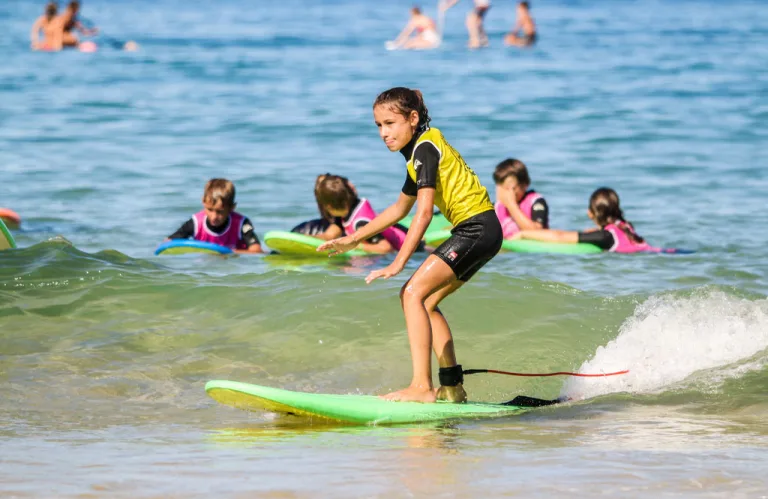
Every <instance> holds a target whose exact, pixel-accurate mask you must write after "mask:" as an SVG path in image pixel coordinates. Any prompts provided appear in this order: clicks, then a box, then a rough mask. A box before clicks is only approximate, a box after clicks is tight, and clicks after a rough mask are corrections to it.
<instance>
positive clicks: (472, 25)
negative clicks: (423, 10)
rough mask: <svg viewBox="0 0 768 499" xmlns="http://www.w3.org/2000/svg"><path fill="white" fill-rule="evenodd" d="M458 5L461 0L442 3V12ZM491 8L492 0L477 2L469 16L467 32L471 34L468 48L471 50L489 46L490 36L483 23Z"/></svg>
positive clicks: (479, 0) (446, 0)
mask: <svg viewBox="0 0 768 499" xmlns="http://www.w3.org/2000/svg"><path fill="white" fill-rule="evenodd" d="M457 3H459V0H445V1H444V2H442V5H441V6H440V10H441V11H442V12H445V11H447V10H448V9H450V8H451V7H453V6H454V5H456V4H457ZM490 8H491V0H475V8H474V9H472V11H470V13H469V14H467V22H466V25H467V31H468V32H469V43H468V46H469V48H471V49H476V48H480V47H487V46H488V34H487V33H486V32H485V26H484V24H483V22H484V20H485V14H486V13H487V12H488V9H490Z"/></svg>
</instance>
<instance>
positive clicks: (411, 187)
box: [403, 172, 418, 197]
mask: <svg viewBox="0 0 768 499" xmlns="http://www.w3.org/2000/svg"><path fill="white" fill-rule="evenodd" d="M417 191H418V188H417V187H416V182H414V181H413V180H411V176H410V175H408V172H405V183H404V184H403V194H405V195H406V196H412V197H416V192H417Z"/></svg>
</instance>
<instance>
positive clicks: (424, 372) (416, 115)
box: [318, 87, 502, 402]
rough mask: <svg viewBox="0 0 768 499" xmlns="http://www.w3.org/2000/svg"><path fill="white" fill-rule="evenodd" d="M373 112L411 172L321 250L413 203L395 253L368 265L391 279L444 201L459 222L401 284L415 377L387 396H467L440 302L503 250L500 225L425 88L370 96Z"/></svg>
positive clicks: (352, 238)
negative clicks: (432, 113) (363, 220)
mask: <svg viewBox="0 0 768 499" xmlns="http://www.w3.org/2000/svg"><path fill="white" fill-rule="evenodd" d="M373 117H374V121H375V122H376V126H377V127H378V129H379V136H381V138H382V140H384V143H385V144H386V146H387V148H388V149H389V150H390V151H392V152H394V151H400V153H401V154H402V155H403V157H404V158H405V161H406V170H407V173H406V177H405V184H404V185H403V188H402V192H401V193H400V196H399V198H398V199H397V201H396V202H395V204H393V205H391V206H389V207H388V208H387V209H385V210H384V211H383V212H381V214H379V215H378V216H377V217H375V218H374V219H373V220H371V222H370V223H368V224H366V225H365V226H363V227H361V228H360V229H359V230H357V231H356V232H354V233H353V234H351V235H348V236H345V237H341V238H338V239H333V240H331V241H328V242H327V243H325V244H323V245H321V246H320V247H319V248H318V251H324V250H331V251H332V254H336V253H344V252H346V251H349V250H351V249H353V248H355V247H356V246H357V245H358V244H360V242H361V241H364V240H366V239H368V238H370V237H371V236H373V235H375V234H378V233H380V232H382V231H383V230H385V229H386V228H388V227H391V226H392V225H394V224H395V223H397V222H398V221H400V220H402V219H403V218H404V217H405V216H406V215H407V214H408V213H409V212H410V211H411V208H412V207H413V205H414V204H416V215H415V216H414V218H413V222H412V223H411V226H410V229H409V230H408V234H407V235H406V237H405V241H404V242H403V244H402V247H401V248H400V250H399V252H398V253H397V256H396V257H395V260H394V261H393V262H392V263H391V264H390V265H389V266H387V267H386V268H383V269H379V270H374V271H373V272H371V273H370V274H369V275H368V277H367V278H366V282H367V283H369V284H370V283H371V282H373V281H375V280H376V279H378V278H382V279H389V278H390V277H394V276H396V275H397V274H399V273H400V272H402V270H403V268H404V267H405V264H406V262H408V259H409V258H410V257H411V255H412V254H413V252H414V251H415V250H416V248H417V247H418V246H419V242H420V241H421V239H422V238H423V237H424V233H425V232H426V230H427V226H428V225H429V223H430V221H431V220H432V213H433V208H434V207H435V206H437V207H438V208H439V209H440V211H441V212H442V213H443V214H444V215H445V217H446V218H447V219H448V221H449V222H450V223H451V224H452V225H453V227H454V228H453V229H452V230H451V234H452V235H451V237H450V238H449V239H448V240H447V241H445V242H444V243H443V244H441V245H440V246H439V247H438V248H437V249H436V250H435V251H434V253H432V254H431V255H430V256H429V257H427V259H426V260H425V261H424V263H423V264H421V266H420V267H419V268H418V270H416V272H415V273H414V274H413V275H412V276H411V278H410V279H408V281H407V282H406V283H405V284H404V285H403V287H402V288H401V289H400V302H401V304H402V308H403V312H404V314H405V322H406V327H407V329H408V341H409V342H410V347H411V360H412V363H413V377H412V380H411V384H410V385H409V386H408V387H407V388H404V389H403V390H399V391H396V392H392V393H390V394H387V395H385V396H384V397H383V398H385V399H387V400H397V401H416V402H434V401H435V400H437V399H441V400H448V401H451V402H464V401H466V398H467V394H466V392H465V391H464V388H463V381H464V379H463V373H462V369H461V366H460V365H458V363H457V361H456V353H455V351H454V346H453V336H452V334H451V329H450V327H449V326H448V322H447V321H446V319H445V317H444V316H443V314H442V312H440V309H439V308H438V305H439V304H440V302H441V301H442V300H443V299H444V298H445V297H446V296H448V295H450V294H451V293H453V292H454V291H456V290H457V289H459V288H460V287H461V286H462V285H463V284H464V283H465V282H467V281H468V280H469V279H470V278H472V276H473V275H474V274H475V273H476V272H477V271H478V270H480V268H481V267H482V266H483V265H485V264H486V263H487V262H488V261H489V260H491V258H493V257H494V256H495V255H496V253H498V251H499V249H500V248H501V243H502V231H501V225H500V224H499V220H498V218H497V217H496V214H495V212H494V209H493V204H491V200H490V198H489V196H488V191H487V190H486V189H485V187H483V185H482V184H481V183H480V179H478V177H477V175H475V172H473V171H472V170H471V169H470V168H469V166H467V164H466V163H465V162H464V159H463V158H462V157H461V155H460V154H459V153H458V152H457V151H456V150H455V149H454V148H453V147H451V145H450V144H449V143H448V142H447V141H446V140H445V138H444V137H443V134H442V133H441V132H440V130H438V129H437V128H430V126H429V122H430V117H429V113H428V111H427V107H426V106H425V105H424V100H423V97H422V95H421V92H419V91H418V90H411V89H409V88H404V87H396V88H392V89H390V90H387V91H386V92H383V93H381V94H380V95H379V96H378V97H377V98H376V101H375V102H374V104H373ZM431 350H434V352H435V355H436V356H437V361H438V364H439V366H440V370H439V377H440V387H439V388H438V389H437V390H435V389H434V387H433V384H432V364H431V361H432V355H431Z"/></svg>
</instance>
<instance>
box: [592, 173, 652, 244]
mask: <svg viewBox="0 0 768 499" xmlns="http://www.w3.org/2000/svg"><path fill="white" fill-rule="evenodd" d="M589 211H591V212H592V215H594V217H595V222H596V223H597V225H599V226H600V227H605V226H606V225H608V224H616V225H617V226H618V227H619V228H620V229H621V230H622V231H623V232H624V234H626V235H627V237H628V238H629V239H630V240H631V241H634V242H636V243H638V244H642V243H644V242H645V240H644V239H643V238H642V237H640V236H639V235H637V233H636V232H635V229H634V227H632V224H631V223H629V222H627V221H626V220H624V213H623V212H622V211H621V206H620V205H619V195H618V194H617V193H616V191H614V190H613V189H611V188H610V187H600V188H599V189H597V190H596V191H595V192H593V193H592V195H591V196H590V197H589Z"/></svg>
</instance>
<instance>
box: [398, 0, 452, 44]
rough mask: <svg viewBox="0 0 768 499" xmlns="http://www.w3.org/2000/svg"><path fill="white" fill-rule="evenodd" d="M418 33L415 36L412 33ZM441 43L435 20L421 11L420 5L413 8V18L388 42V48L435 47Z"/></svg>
mask: <svg viewBox="0 0 768 499" xmlns="http://www.w3.org/2000/svg"><path fill="white" fill-rule="evenodd" d="M414 32H415V33H416V34H415V35H414V36H413V37H411V34H413V33H414ZM439 45H440V33H438V31H437V26H436V25H435V21H433V20H432V18H430V17H429V16H427V15H426V14H424V13H422V12H421V9H420V8H419V7H413V8H412V9H411V19H410V21H408V24H406V25H405V28H403V31H401V32H400V34H399V35H397V38H396V39H395V40H394V41H391V42H387V49H389V50H396V49H406V50H408V49H411V50H425V49H434V48H437V47H438V46H439Z"/></svg>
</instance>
